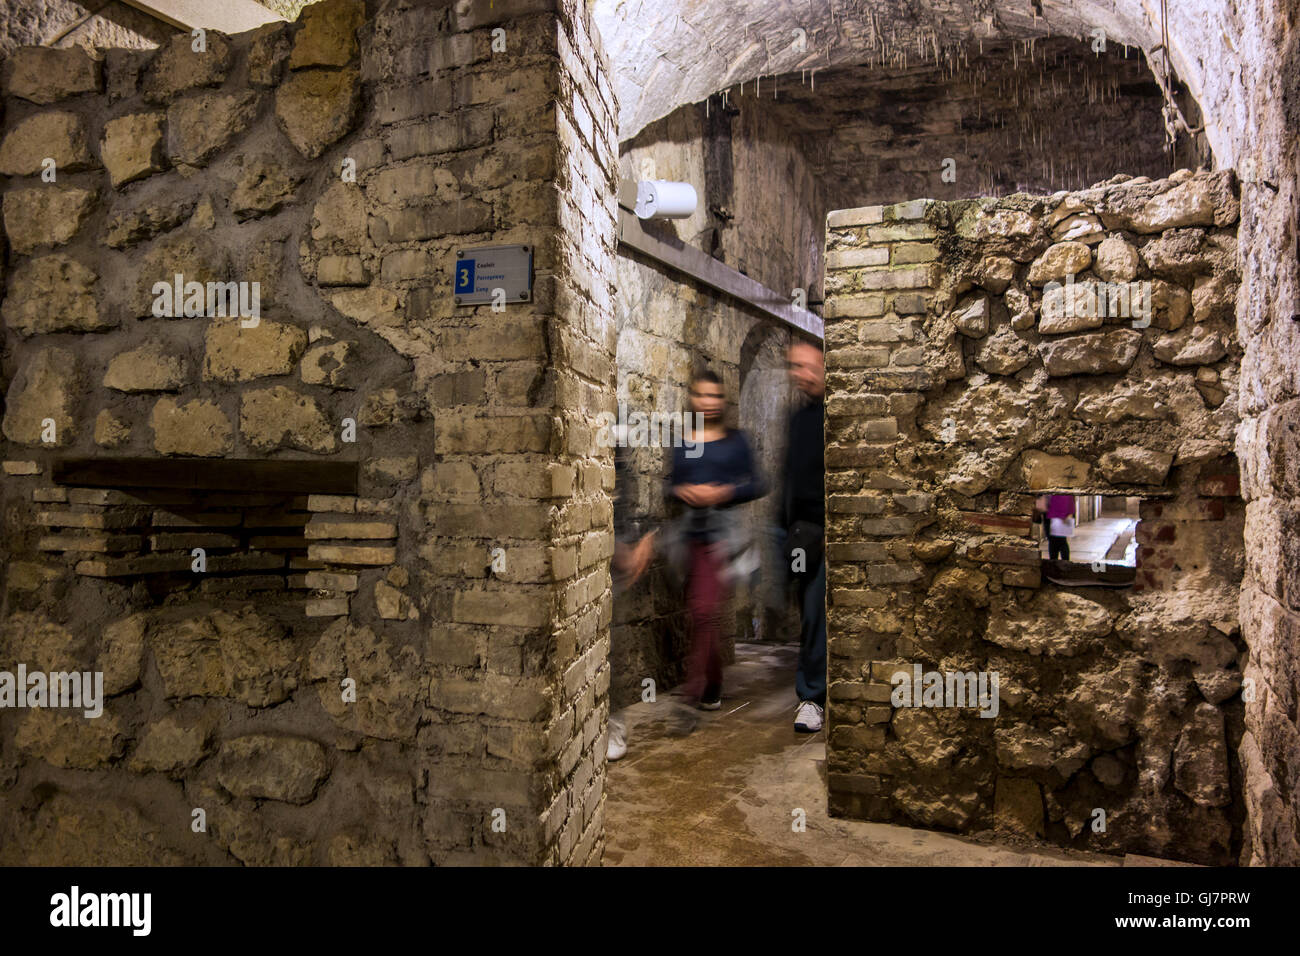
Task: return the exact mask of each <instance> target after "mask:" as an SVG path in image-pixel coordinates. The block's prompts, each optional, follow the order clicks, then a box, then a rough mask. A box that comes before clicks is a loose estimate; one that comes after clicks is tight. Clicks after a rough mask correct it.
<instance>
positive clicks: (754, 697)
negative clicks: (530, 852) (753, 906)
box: [605, 644, 1155, 866]
mask: <svg viewBox="0 0 1300 956" xmlns="http://www.w3.org/2000/svg"><path fill="white" fill-rule="evenodd" d="M796 652H797V649H796V648H795V647H794V646H793V645H773V644H740V645H737V648H736V663H735V664H734V665H732V666H731V667H728V668H727V671H726V677H725V680H726V684H725V686H724V690H723V694H724V696H723V700H722V709H721V710H718V711H715V712H712V713H705V712H698V711H690V712H688V713H693V714H698V719H699V722H698V724H697V726H696V728H695V730H694V731H693V732H691V733H690V734H688V735H686V736H674V735H673V725H674V719H673V716H672V715H673V712H674V710H679V699H678V698H677V697H676V696H675V695H673V694H665V695H661V696H660V697H659V699H658V701H657V702H655V703H652V704H651V703H639V704H636V705H635V706H633V707H629V708H628V709H627V710H625V711H624V712H623V716H624V718H625V719H626V720H627V722H628V729H629V733H628V738H629V739H628V752H627V756H625V757H624V758H623V759H622V760H619V761H617V762H615V763H612V764H610V765H609V776H608V779H607V782H606V793H607V795H608V800H607V802H606V807H605V838H606V848H605V863H606V864H607V865H623V866H678V865H687V866H718V865H723V866H767V865H777V866H926V865H942V866H1058V865H1096V866H1119V865H1122V864H1123V863H1124V862H1126V861H1125V860H1123V859H1121V858H1119V857H1111V856H1103V855H1100V854H1089V853H1081V852H1075V851H1065V850H1059V849H1055V848H1052V847H1041V848H1032V849H1025V848H1011V847H1003V846H996V845H991V844H988V843H981V842H977V841H975V840H971V839H965V838H962V837H956V836H952V835H951V834H945V833H936V832H931V831H927V830H914V829H909V828H907V827H902V826H891V825H888V824H882V823H866V822H861V821H854V820H843V819H832V818H831V817H829V816H828V815H827V813H826V782H825V781H826V767H825V764H826V742H825V736H824V732H822V733H817V734H798V733H795V731H794V704H795V697H794V686H793V685H794V670H795V658H796ZM679 729H680V728H679ZM796 808H800V809H802V810H804V811H805V813H806V820H807V830H806V832H803V833H796V832H794V830H793V829H792V826H791V824H792V822H793V820H794V816H793V811H794V810H795V809H796ZM1143 862H1144V863H1146V862H1155V861H1147V860H1143Z"/></svg>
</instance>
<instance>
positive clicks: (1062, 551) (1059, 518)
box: [1047, 495, 1075, 561]
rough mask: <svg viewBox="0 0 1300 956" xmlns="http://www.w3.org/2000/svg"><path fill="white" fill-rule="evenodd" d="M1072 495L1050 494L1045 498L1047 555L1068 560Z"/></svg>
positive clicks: (1072, 510) (1072, 517)
mask: <svg viewBox="0 0 1300 956" xmlns="http://www.w3.org/2000/svg"><path fill="white" fill-rule="evenodd" d="M1074 518H1075V510H1074V495H1052V496H1050V497H1049V498H1048V499H1047V556H1048V557H1049V558H1051V559H1052V560H1053V561H1054V560H1056V559H1057V558H1058V557H1060V558H1062V559H1064V560H1066V561H1069V560H1070V536H1071V535H1072V534H1074Z"/></svg>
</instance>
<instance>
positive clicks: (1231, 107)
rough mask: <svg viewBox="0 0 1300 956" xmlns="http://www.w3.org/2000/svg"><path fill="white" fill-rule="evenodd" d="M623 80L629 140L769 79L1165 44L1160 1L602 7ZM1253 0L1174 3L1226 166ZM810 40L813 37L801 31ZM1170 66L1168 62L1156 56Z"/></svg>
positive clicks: (597, 6)
mask: <svg viewBox="0 0 1300 956" xmlns="http://www.w3.org/2000/svg"><path fill="white" fill-rule="evenodd" d="M592 6H593V11H594V14H595V18H596V22H597V24H598V26H599V29H600V33H601V37H602V39H603V41H604V44H605V49H606V51H607V52H608V54H609V57H610V60H611V63H612V66H613V69H614V72H615V75H616V81H615V90H616V93H617V95H618V99H619V104H620V113H619V138H620V139H621V140H626V139H628V138H630V137H632V136H634V135H635V134H636V133H637V132H638V131H640V130H641V129H643V128H644V127H645V126H646V125H647V124H648V123H650V122H653V121H654V120H656V119H658V118H660V117H662V116H666V115H667V114H669V113H671V112H672V111H673V110H675V109H677V108H678V107H679V106H681V105H682V104H684V103H693V102H699V101H701V100H703V99H705V98H706V97H707V96H709V95H710V94H712V93H716V92H719V91H721V90H723V89H727V88H729V87H733V86H736V87H738V86H739V84H740V83H741V82H742V81H743V82H745V83H749V82H750V81H752V80H754V79H755V78H756V77H759V76H769V75H773V74H782V73H795V74H800V73H801V71H809V70H822V69H827V68H831V67H846V66H867V67H869V68H874V69H879V70H882V71H888V70H891V69H899V68H905V67H907V66H909V65H916V64H917V62H918V61H920V60H925V59H927V58H928V59H929V61H930V62H931V63H934V62H936V61H939V62H943V61H944V60H945V59H949V60H951V59H952V58H953V57H954V56H955V55H956V53H957V52H958V50H960V48H961V47H963V46H971V45H973V46H974V47H975V48H978V47H979V45H980V42H981V40H990V39H1016V38H1018V39H1027V38H1030V37H1043V36H1072V37H1076V38H1088V37H1090V36H1091V35H1092V34H1093V31H1095V30H1098V29H1100V30H1103V31H1104V32H1105V35H1106V39H1107V43H1108V44H1119V45H1126V44H1127V45H1133V46H1140V47H1142V48H1143V49H1146V50H1148V51H1150V50H1153V49H1154V48H1155V47H1156V46H1157V45H1158V44H1159V43H1160V42H1161V16H1160V4H1159V2H1158V0H1113V2H1091V0H1014V2H1006V0H734V2H732V0H729V2H718V0H592ZM1254 6H1255V4H1254V2H1253V0H1241V2H1237V0H1170V2H1169V12H1168V17H1169V20H1168V31H1169V38H1170V43H1169V46H1170V50H1171V52H1172V65H1173V69H1174V72H1175V74H1176V76H1177V77H1178V78H1179V79H1180V80H1181V81H1182V82H1183V83H1185V84H1186V86H1187V87H1188V89H1189V91H1190V92H1191V94H1192V96H1193V97H1194V98H1195V99H1196V101H1197V102H1198V103H1199V104H1200V106H1201V108H1202V110H1203V111H1204V112H1205V114H1206V127H1207V128H1206V135H1207V137H1208V139H1209V142H1210V145H1211V147H1212V149H1213V151H1214V154H1215V158H1216V160H1217V161H1218V162H1219V163H1220V164H1221V165H1227V164H1231V163H1232V162H1233V160H1234V159H1235V154H1236V152H1237V148H1236V144H1237V143H1238V142H1239V141H1240V138H1241V130H1240V128H1239V126H1237V125H1236V124H1238V123H1239V122H1240V118H1241V114H1242V113H1243V112H1244V104H1243V102H1242V98H1241V95H1240V88H1241V84H1240V79H1241V77H1240V71H1241V64H1242V62H1243V57H1244V56H1245V53H1246V51H1244V50H1242V51H1238V50H1237V49H1236V48H1235V47H1234V45H1233V41H1232V37H1234V36H1241V35H1242V30H1241V29H1240V26H1241V21H1242V20H1243V19H1244V18H1248V17H1249V16H1251V15H1252V9H1251V8H1253V7H1254ZM798 31H802V33H800V32H798ZM1154 60H1155V62H1157V63H1158V62H1160V54H1159V53H1156V54H1154Z"/></svg>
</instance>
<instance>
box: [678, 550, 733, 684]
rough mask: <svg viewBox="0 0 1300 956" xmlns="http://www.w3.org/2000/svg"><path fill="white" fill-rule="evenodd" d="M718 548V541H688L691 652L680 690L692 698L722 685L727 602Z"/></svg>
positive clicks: (688, 607) (687, 589)
mask: <svg viewBox="0 0 1300 956" xmlns="http://www.w3.org/2000/svg"><path fill="white" fill-rule="evenodd" d="M720 552H721V549H720V548H719V546H718V545H715V544H704V543H702V542H699V541H693V542H691V569H690V576H689V577H688V578H687V585H686V608H687V611H688V612H689V614H690V619H691V655H690V658H689V660H688V661H687V665H686V684H685V687H684V688H683V690H684V692H685V694H686V696H687V697H689V698H691V699H693V700H699V699H700V698H701V697H702V696H703V695H704V691H705V688H707V687H715V688H716V687H721V686H722V611H723V608H724V607H725V606H726V603H727V586H726V585H725V584H724V583H723V581H722V567H723V558H722V555H721V553H720Z"/></svg>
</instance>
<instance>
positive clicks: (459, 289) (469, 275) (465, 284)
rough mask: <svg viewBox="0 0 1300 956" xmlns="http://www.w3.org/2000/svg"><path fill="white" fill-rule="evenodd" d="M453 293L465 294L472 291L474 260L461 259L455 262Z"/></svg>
mask: <svg viewBox="0 0 1300 956" xmlns="http://www.w3.org/2000/svg"><path fill="white" fill-rule="evenodd" d="M453 291H454V294H455V295H466V294H468V293H470V292H473V291H474V260H473V259H462V260H461V261H460V262H458V263H456V288H455V289H454V290H453Z"/></svg>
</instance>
